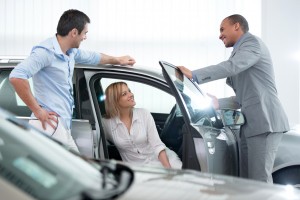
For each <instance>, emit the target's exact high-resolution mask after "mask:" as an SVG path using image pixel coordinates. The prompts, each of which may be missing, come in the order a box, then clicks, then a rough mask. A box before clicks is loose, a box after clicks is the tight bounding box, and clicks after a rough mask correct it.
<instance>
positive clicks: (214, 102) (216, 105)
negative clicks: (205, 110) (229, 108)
mask: <svg viewBox="0 0 300 200" xmlns="http://www.w3.org/2000/svg"><path fill="white" fill-rule="evenodd" d="M206 95H207V96H209V97H210V98H211V99H212V105H213V107H214V108H215V109H216V110H218V109H219V108H220V105H219V101H218V99H217V97H215V96H214V95H211V94H209V93H206Z"/></svg>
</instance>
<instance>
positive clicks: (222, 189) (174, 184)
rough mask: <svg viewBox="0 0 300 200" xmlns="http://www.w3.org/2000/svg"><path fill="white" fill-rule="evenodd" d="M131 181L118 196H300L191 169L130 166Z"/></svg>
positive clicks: (289, 189) (293, 191)
mask: <svg viewBox="0 0 300 200" xmlns="http://www.w3.org/2000/svg"><path fill="white" fill-rule="evenodd" d="M130 168H131V169H133V170H134V174H135V177H134V183H133V184H132V185H131V187H130V188H129V189H128V191H127V192H125V194H124V195H122V196H121V197H120V199H122V200H123V199H124V200H125V199H131V200H134V199H137V200H138V199H139V200H140V199H143V200H146V199H151V200H153V199H189V200H192V199H197V200H198V199H212V200H213V199H215V200H221V199H222V200H224V199H237V200H240V199H244V200H247V199H249V200H253V199H272V200H273V199H280V200H282V199H300V190H297V189H294V188H292V187H287V186H279V185H271V184H267V183H262V182H258V181H252V180H246V179H241V178H235V177H230V176H223V175H213V174H206V173H201V172H197V171H193V170H165V169H159V168H147V167H143V168H141V167H136V166H130Z"/></svg>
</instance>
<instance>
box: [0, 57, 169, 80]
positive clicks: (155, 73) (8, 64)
mask: <svg viewBox="0 0 300 200" xmlns="http://www.w3.org/2000/svg"><path fill="white" fill-rule="evenodd" d="M25 58H26V57H24V56H12V57H5V56H0V69H1V68H14V67H15V66H16V65H17V64H19V63H20V62H22V61H23V60H24V59H25ZM157 66H159V64H158V63H157ZM75 69H88V70H109V71H124V72H134V73H139V74H146V75H148V76H152V77H155V78H158V79H161V80H164V78H163V75H162V71H161V69H160V68H158V67H146V66H143V65H134V66H129V65H127V66H120V65H110V64H106V65H104V64H101V65H97V66H95V65H86V64H76V65H75Z"/></svg>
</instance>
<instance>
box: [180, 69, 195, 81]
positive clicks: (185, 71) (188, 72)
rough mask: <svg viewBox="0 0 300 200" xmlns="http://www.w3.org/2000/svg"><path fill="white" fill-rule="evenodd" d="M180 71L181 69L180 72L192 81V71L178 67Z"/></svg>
mask: <svg viewBox="0 0 300 200" xmlns="http://www.w3.org/2000/svg"><path fill="white" fill-rule="evenodd" d="M177 67H178V69H180V71H181V72H182V73H183V74H184V75H185V76H186V77H188V78H189V79H192V78H193V76H192V71H191V70H189V69H188V68H186V67H184V66H177Z"/></svg>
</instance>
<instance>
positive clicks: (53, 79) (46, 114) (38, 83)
mask: <svg viewBox="0 0 300 200" xmlns="http://www.w3.org/2000/svg"><path fill="white" fill-rule="evenodd" d="M89 23H90V19H89V17H88V16H87V15H86V14H84V13H83V12H81V11H78V10H67V11H65V12H64V13H63V15H62V16H61V17H60V20H59V22H58V25H57V34H56V35H55V36H54V37H52V38H49V39H47V40H45V41H43V42H42V43H40V44H39V45H37V46H34V47H33V48H32V51H31V54H30V56H29V57H28V58H27V59H25V60H24V61H23V62H22V63H20V64H19V65H18V66H16V68H15V69H14V70H13V71H12V72H11V74H10V82H11V84H12V85H13V86H14V88H15V90H16V92H17V94H18V95H19V96H20V98H21V99H22V100H23V101H24V102H25V104H26V105H27V106H28V107H29V108H30V110H31V111H32V112H33V115H34V116H35V117H36V118H37V119H38V120H39V121H37V120H36V121H37V122H40V127H41V128H43V129H44V130H47V128H52V130H53V132H55V134H60V135H62V137H61V136H59V137H57V138H58V139H59V140H61V141H62V142H63V143H66V144H67V145H69V147H70V148H71V149H74V150H76V151H78V149H77V147H76V145H75V143H74V141H73V139H72V137H71V135H70V129H71V122H72V110H73V104H74V100H73V84H72V76H73V71H74V65H75V64H76V63H81V64H90V65H97V64H117V65H133V64H134V63H135V60H134V59H133V58H131V57H130V56H121V57H114V56H109V55H105V54H103V53H97V52H90V51H84V50H80V49H79V46H80V43H81V42H82V41H83V40H85V39H86V38H87V36H86V34H87V32H88V24H89ZM31 77H32V80H33V87H34V93H35V96H33V94H32V92H31V89H30V85H29V82H28V79H29V78H31ZM58 122H61V123H59V124H60V125H63V126H60V127H58ZM58 129H59V130H63V131H62V132H63V133H61V131H60V133H56V131H58ZM66 135H67V139H66Z"/></svg>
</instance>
